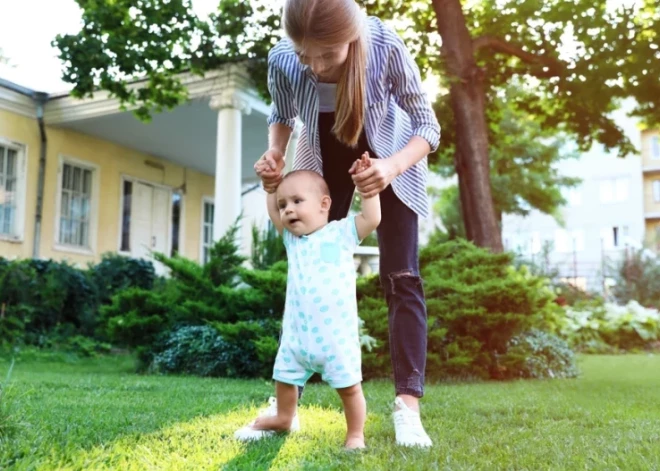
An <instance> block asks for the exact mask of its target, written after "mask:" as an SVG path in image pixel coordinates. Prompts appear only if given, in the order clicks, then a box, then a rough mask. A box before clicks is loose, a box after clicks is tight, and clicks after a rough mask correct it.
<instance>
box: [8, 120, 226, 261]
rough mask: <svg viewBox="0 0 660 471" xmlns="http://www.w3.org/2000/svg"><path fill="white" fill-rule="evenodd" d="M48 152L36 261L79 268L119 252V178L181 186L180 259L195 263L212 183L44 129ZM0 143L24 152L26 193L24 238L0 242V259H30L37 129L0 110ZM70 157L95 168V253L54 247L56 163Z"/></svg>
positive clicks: (199, 175) (176, 167)
mask: <svg viewBox="0 0 660 471" xmlns="http://www.w3.org/2000/svg"><path fill="white" fill-rule="evenodd" d="M46 132H47V136H48V146H47V157H46V159H47V161H46V173H45V186H44V207H43V219H42V229H41V243H40V256H41V257H42V258H54V259H58V260H59V259H67V260H69V261H71V262H73V263H79V264H81V265H84V264H86V263H87V262H90V261H98V260H99V259H100V257H101V255H102V254H103V253H105V252H116V251H117V250H118V249H119V233H120V225H119V222H120V221H119V218H120V207H119V206H120V200H121V198H120V191H121V188H120V186H121V183H120V182H121V176H122V175H125V176H130V177H134V178H138V179H141V180H145V181H147V182H150V183H154V184H159V185H165V186H168V187H172V188H176V187H179V186H181V185H182V184H183V183H184V175H185V183H186V193H185V195H184V197H183V206H182V207H183V212H182V219H181V226H182V227H183V226H185V228H184V229H183V235H184V238H183V239H182V240H181V241H180V245H181V246H182V248H183V251H182V255H185V256H186V257H188V258H191V259H194V260H199V251H200V237H201V236H200V229H201V209H202V208H201V205H202V198H203V196H211V197H212V196H213V193H214V179H213V177H212V176H210V175H205V174H202V173H200V172H197V171H194V170H190V169H187V170H184V168H183V167H181V166H179V165H176V164H173V163H170V162H168V161H165V160H162V159H158V158H156V157H152V156H149V155H146V154H143V153H140V152H137V151H135V150H133V149H129V148H126V147H122V146H119V145H117V144H113V143H111V142H108V141H104V140H102V139H98V138H95V137H91V136H88V135H84V134H81V133H78V132H75V131H71V130H67V129H63V128H57V127H51V126H48V127H47V131H46ZM0 137H1V138H4V139H7V140H10V141H14V142H17V143H19V144H22V145H25V146H26V159H27V191H26V207H25V236H24V240H23V242H22V243H14V242H7V241H3V240H0V255H1V256H4V257H9V258H14V257H18V258H29V257H31V256H32V249H33V241H34V225H35V224H34V218H35V211H36V192H37V177H38V171H39V149H40V141H39V129H38V125H37V121H36V120H34V119H31V118H27V117H24V116H22V115H18V114H15V113H11V112H8V111H4V110H0ZM60 156H66V157H72V158H74V159H77V160H81V161H84V162H88V163H90V164H93V165H95V166H97V167H98V180H97V181H98V182H99V188H100V194H99V200H98V227H97V231H96V235H97V237H96V252H95V253H94V255H82V254H76V253H72V252H70V251H63V250H61V249H57V248H56V247H55V245H56V244H55V234H54V231H55V223H56V220H55V218H56V214H55V213H56V203H57V184H58V168H59V160H60V159H59V157H60ZM145 160H150V161H152V162H159V163H160V164H162V165H163V166H164V167H165V168H164V170H162V169H157V168H153V167H150V166H148V165H145Z"/></svg>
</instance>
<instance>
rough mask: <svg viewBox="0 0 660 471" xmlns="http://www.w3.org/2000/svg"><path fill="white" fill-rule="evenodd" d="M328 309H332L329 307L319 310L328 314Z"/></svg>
mask: <svg viewBox="0 0 660 471" xmlns="http://www.w3.org/2000/svg"><path fill="white" fill-rule="evenodd" d="M328 309H330V308H329V307H328V306H321V307H320V308H319V310H320V311H321V312H328Z"/></svg>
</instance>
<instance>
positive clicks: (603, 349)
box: [560, 301, 660, 353]
mask: <svg viewBox="0 0 660 471" xmlns="http://www.w3.org/2000/svg"><path fill="white" fill-rule="evenodd" d="M560 334H561V336H562V337H563V338H565V339H566V340H567V341H568V342H569V344H571V345H572V346H573V347H574V348H576V349H577V350H580V351H583V352H586V353H609V352H615V351H635V350H642V349H648V348H652V345H653V344H654V343H655V342H657V341H658V340H660V314H658V310H657V309H647V308H644V307H643V306H641V305H640V304H639V303H638V302H636V301H630V302H629V303H628V304H627V305H625V306H619V305H616V304H612V303H598V302H593V303H584V304H579V305H576V306H575V307H574V308H567V309H566V317H565V320H564V322H563V324H562V325H561V327H560Z"/></svg>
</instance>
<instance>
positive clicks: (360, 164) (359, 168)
mask: <svg viewBox="0 0 660 471" xmlns="http://www.w3.org/2000/svg"><path fill="white" fill-rule="evenodd" d="M369 167H371V159H370V158H369V152H365V153H364V154H362V157H361V158H359V159H357V160H356V161H355V162H353V165H352V166H351V169H350V170H349V171H348V173H350V174H354V175H357V174H358V173H360V172H364V171H365V170H366V169H368V168H369Z"/></svg>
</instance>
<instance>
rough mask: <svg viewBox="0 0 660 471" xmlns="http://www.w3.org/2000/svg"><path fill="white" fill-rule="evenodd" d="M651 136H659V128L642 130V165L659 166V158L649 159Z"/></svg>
mask: <svg viewBox="0 0 660 471" xmlns="http://www.w3.org/2000/svg"><path fill="white" fill-rule="evenodd" d="M653 136H660V130H658V129H654V130H645V131H642V166H643V167H658V168H660V160H658V159H651V138H652V137H653Z"/></svg>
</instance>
